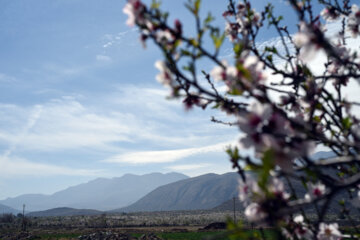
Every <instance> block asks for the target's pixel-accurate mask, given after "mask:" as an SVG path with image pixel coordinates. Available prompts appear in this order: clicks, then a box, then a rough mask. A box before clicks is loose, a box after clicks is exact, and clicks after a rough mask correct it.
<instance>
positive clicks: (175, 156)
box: [104, 142, 231, 165]
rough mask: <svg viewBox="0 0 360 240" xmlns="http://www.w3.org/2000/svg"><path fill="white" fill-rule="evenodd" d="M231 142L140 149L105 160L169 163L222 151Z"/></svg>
mask: <svg viewBox="0 0 360 240" xmlns="http://www.w3.org/2000/svg"><path fill="white" fill-rule="evenodd" d="M230 144H231V142H224V143H218V144H214V145H210V146H205V147H198V148H185V149H176V150H162V151H139V152H130V153H124V154H119V155H115V156H112V157H110V158H108V159H105V160H104V162H109V163H128V164H134V165H137V164H150V163H167V162H175V161H177V160H180V159H183V158H186V157H190V156H193V155H197V154H204V153H211V152H221V151H224V150H225V148H226V146H228V145H230Z"/></svg>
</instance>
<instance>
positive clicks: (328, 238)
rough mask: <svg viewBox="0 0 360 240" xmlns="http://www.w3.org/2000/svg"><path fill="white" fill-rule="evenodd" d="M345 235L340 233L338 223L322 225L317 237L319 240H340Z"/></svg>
mask: <svg viewBox="0 0 360 240" xmlns="http://www.w3.org/2000/svg"><path fill="white" fill-rule="evenodd" d="M342 237H343V235H342V234H341V232H340V231H339V225H338V224H337V223H330V224H325V223H320V225H319V233H318V235H317V238H318V240H340V239H342Z"/></svg>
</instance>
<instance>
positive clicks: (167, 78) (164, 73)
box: [155, 61, 174, 87]
mask: <svg viewBox="0 0 360 240" xmlns="http://www.w3.org/2000/svg"><path fill="white" fill-rule="evenodd" d="M155 67H156V68H157V69H158V70H159V71H160V73H159V74H158V75H156V80H157V81H158V82H159V83H161V84H163V85H164V86H167V87H171V86H173V84H174V77H173V74H172V73H171V71H170V69H169V68H168V66H167V65H166V63H165V62H164V61H156V62H155Z"/></svg>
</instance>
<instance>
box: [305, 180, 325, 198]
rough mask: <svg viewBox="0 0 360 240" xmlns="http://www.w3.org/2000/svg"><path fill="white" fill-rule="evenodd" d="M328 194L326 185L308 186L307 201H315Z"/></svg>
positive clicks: (318, 183) (311, 184)
mask: <svg viewBox="0 0 360 240" xmlns="http://www.w3.org/2000/svg"><path fill="white" fill-rule="evenodd" d="M325 192H326V187H325V185H324V184H322V183H320V182H317V183H315V184H313V183H310V184H308V193H307V194H306V195H305V199H307V200H313V199H316V198H319V197H321V196H323V195H324V194H325Z"/></svg>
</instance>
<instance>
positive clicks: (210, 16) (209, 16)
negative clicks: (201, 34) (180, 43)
mask: <svg viewBox="0 0 360 240" xmlns="http://www.w3.org/2000/svg"><path fill="white" fill-rule="evenodd" d="M214 19H215V18H214V17H213V16H212V15H211V13H210V12H209V13H208V15H207V17H206V18H205V20H204V24H205V25H207V24H209V23H210V22H212V21H214Z"/></svg>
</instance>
